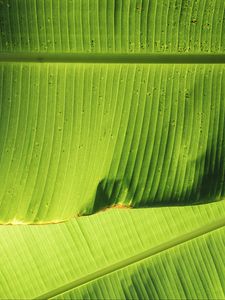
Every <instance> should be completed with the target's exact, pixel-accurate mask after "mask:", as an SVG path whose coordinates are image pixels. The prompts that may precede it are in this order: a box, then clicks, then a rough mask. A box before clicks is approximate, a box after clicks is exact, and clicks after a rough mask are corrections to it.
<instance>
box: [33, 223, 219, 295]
mask: <svg viewBox="0 0 225 300" xmlns="http://www.w3.org/2000/svg"><path fill="white" fill-rule="evenodd" d="M224 226H225V219H224V218H223V219H220V220H218V221H216V222H213V223H210V224H207V225H205V226H202V227H200V228H198V229H196V230H193V231H191V232H188V233H186V234H183V235H182V236H178V237H176V238H174V239H171V240H170V241H168V242H165V243H162V244H161V245H158V246H155V247H153V248H150V249H148V250H146V251H143V252H141V253H139V254H136V255H134V256H131V257H129V258H126V259H124V260H121V261H119V262H117V263H115V264H112V265H109V266H107V267H104V268H102V269H100V270H97V271H95V272H92V273H90V274H88V275H85V276H83V277H81V278H79V279H76V280H74V281H72V282H70V283H68V284H65V285H63V286H61V287H59V288H56V289H54V290H52V291H49V292H48V293H45V294H42V295H40V296H38V297H37V298H35V299H49V298H52V297H55V296H57V295H60V294H63V293H65V292H67V291H69V290H72V289H74V288H77V287H79V286H81V285H83V284H85V283H88V282H90V281H92V280H96V279H98V278H100V277H102V276H105V275H107V274H110V273H112V272H115V271H118V270H121V269H123V268H125V267H127V266H129V265H131V264H134V263H137V262H140V261H142V260H144V259H146V258H149V257H151V256H154V255H157V254H159V253H161V252H163V251H166V250H168V249H170V248H173V247H176V246H178V245H180V244H184V243H186V242H189V241H191V240H192V239H195V238H198V237H200V236H202V235H204V234H207V233H210V232H212V231H215V230H217V229H220V228H222V227H224Z"/></svg>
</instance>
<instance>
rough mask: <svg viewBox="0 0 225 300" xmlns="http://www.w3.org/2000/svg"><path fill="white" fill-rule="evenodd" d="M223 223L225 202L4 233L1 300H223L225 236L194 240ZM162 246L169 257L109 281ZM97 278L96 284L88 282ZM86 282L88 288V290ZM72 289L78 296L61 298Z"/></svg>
mask: <svg viewBox="0 0 225 300" xmlns="http://www.w3.org/2000/svg"><path fill="white" fill-rule="evenodd" d="M224 216H225V201H220V202H214V203H210V204H205V205H199V206H197V205H195V206H187V207H170V208H169V207H164V208H151V209H138V210H119V209H113V210H109V211H107V212H104V213H99V214H95V215H92V216H89V217H81V218H77V219H73V220H71V221H68V222H64V223H62V224H54V225H43V226H40V225H39V226H35V225H34V226H1V227H0V266H1V268H0V282H1V284H0V298H1V299H33V298H36V297H40V298H41V299H49V298H50V297H51V296H52V295H55V296H56V297H64V298H66V299H69V298H70V297H71V298H73V299H74V298H75V299H87V298H91V299H94V298H105V299H106V298H110V299H112V298H117V299H124V298H132V299H133V297H134V298H137V296H139V297H140V298H141V299H143V298H147V299H149V298H154V299H155V298H156V299H157V298H160V299H162V298H166V297H168V298H169V299H171V298H172V299H175V298H178V299H180V298H182V299H183V298H187V299H190V298H191V299H196V298H198V299H202V298H208V299H210V298H212V299H222V298H223V296H224V287H225V285H224V283H225V278H224V271H223V270H224V240H225V234H224V229H221V230H220V231H218V233H216V232H215V233H212V235H211V234H210V237H209V236H208V235H203V236H201V237H199V238H198V239H191V236H192V237H193V238H194V236H195V235H193V233H194V232H195V231H196V230H197V231H198V230H202V228H204V232H205V233H206V232H207V230H208V231H210V230H211V228H212V226H211V224H217V225H218V228H219V226H221V225H222V224H224V220H225V218H224ZM220 220H223V223H221V221H220ZM219 221H220V222H219ZM217 225H216V226H217ZM215 228H216V227H215ZM223 228H224V227H223ZM187 236H188V238H187ZM181 239H183V241H185V240H189V242H183V243H182V244H180V246H175V243H174V242H173V246H174V247H173V248H170V250H166V249H167V248H168V247H169V246H170V241H172V240H174V241H176V240H177V241H178V242H179V241H180V240H181ZM162 245H168V246H167V247H165V246H164V247H163V249H164V251H161V252H160V251H159V250H158V252H156V253H154V255H152V256H150V258H147V259H145V260H140V261H139V262H136V263H135V264H131V265H130V266H129V267H123V268H122V269H120V270H118V271H117V272H114V273H110V271H111V272H112V271H113V270H115V267H114V266H115V265H117V264H119V265H121V264H122V265H123V266H124V261H127V259H129V258H132V257H133V256H135V255H136V256H137V255H140V256H141V258H142V253H143V252H145V251H148V252H149V253H152V251H153V250H154V249H155V248H159V249H161V248H162ZM157 253H158V254H157ZM106 267H108V272H109V273H108V275H107V274H106V275H105V276H104V277H102V278H100V277H99V275H98V274H99V273H100V274H101V273H102V270H104V268H106ZM93 274H95V278H96V279H97V280H92V281H90V280H88V279H89V278H91V277H92V275H93ZM83 278H86V280H85V282H86V284H85V285H83V286H82V285H80V284H81V283H82V281H83V280H81V279H83ZM92 279H93V278H92ZM80 280H81V281H80ZM74 282H76V290H75V291H73V292H71V294H70V293H68V294H65V295H62V291H63V292H66V291H68V289H67V288H65V287H68V285H70V288H71V287H73V283H74ZM79 282H80V283H79ZM71 283H72V286H71ZM77 283H78V285H77ZM59 290H60V292H59ZM143 295H145V297H143ZM146 295H148V297H146ZM131 296H132V297H131Z"/></svg>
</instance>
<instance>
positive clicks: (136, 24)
mask: <svg viewBox="0 0 225 300" xmlns="http://www.w3.org/2000/svg"><path fill="white" fill-rule="evenodd" d="M224 11H225V2H224V1H222V0H210V1H209V0H207V1H205V0H197V1H196V0H177V1H173V0H126V1H121V0H85V1H82V0H72V1H71V0H70V1H69V0H63V1H60V0H29V1H28V0H1V2H0V51H1V52H15V53H16V52H17V53H18V52H29V53H30V52H64V53H65V52H74V53H92V52H93V53H133V52H135V53H165V52H167V53H179V52H187V53H207V52H212V53H224V52H225V18H224V16H225V14H224Z"/></svg>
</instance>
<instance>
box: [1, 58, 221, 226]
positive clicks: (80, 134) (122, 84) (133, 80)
mask: <svg viewBox="0 0 225 300" xmlns="http://www.w3.org/2000/svg"><path fill="white" fill-rule="evenodd" d="M0 77H1V78H0V80H1V98H0V99H1V116H0V155H1V156H0V158H1V160H0V169H1V172H0V199H1V205H0V219H1V222H2V223H7V222H14V221H15V220H17V221H15V222H28V223H29V222H51V221H61V220H65V219H69V218H71V217H73V216H75V215H77V214H90V213H92V212H95V211H98V210H99V209H102V208H104V207H109V206H112V205H115V204H120V205H127V206H135V207H140V206H151V205H165V204H190V203H201V202H206V201H213V200H220V199H222V198H223V197H224V192H225V189H224V186H225V185H224V180H225V175H224V174H225V157H224V153H225V138H224V134H225V130H224V125H225V97H224V94H225V90H224V87H225V85H224V83H225V69H224V65H170V64H168V65H134V64H132V65H126V64H124V65H114V64H107V65H105V64H102V65H95V64H85V65H84V64H54V63H52V64H49V63H46V64H43V65H40V64H35V63H33V64H31V63H13V64H11V63H2V64H1V65H0Z"/></svg>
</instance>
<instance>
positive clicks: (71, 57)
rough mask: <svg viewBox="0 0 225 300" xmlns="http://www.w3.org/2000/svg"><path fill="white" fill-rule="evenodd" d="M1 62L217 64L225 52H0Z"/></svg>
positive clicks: (223, 61)
mask: <svg viewBox="0 0 225 300" xmlns="http://www.w3.org/2000/svg"><path fill="white" fill-rule="evenodd" d="M0 62H32V63H40V62H41V63H44V62H51V63H98V64H99V63H120V64H121V63H126V64H127V63H141V64H160V63H162V64H174V63H178V64H182V63H184V64H197V63H204V64H215V63H219V64H222V63H225V54H222V53H221V54H188V53H180V54H176V53H174V54H163V53H162V54H143V53H132V54H130V53H128V54H126V53H124V54H120V53H112V54H110V53H85V54H84V53H53V52H45V53H41V52H39V53H35V52H33V53H32V52H30V53H25V52H21V53H0Z"/></svg>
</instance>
